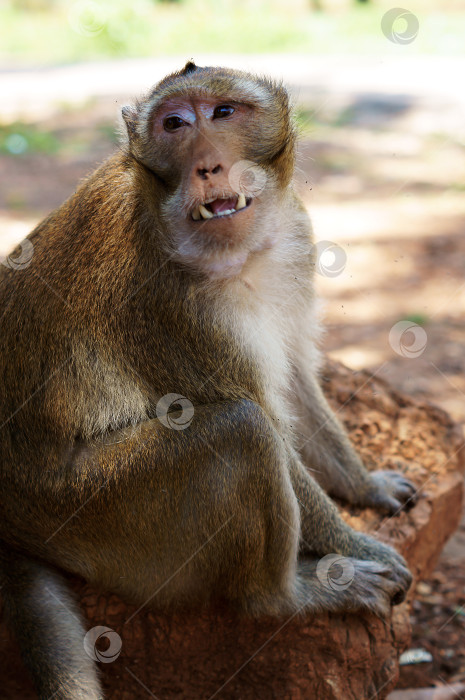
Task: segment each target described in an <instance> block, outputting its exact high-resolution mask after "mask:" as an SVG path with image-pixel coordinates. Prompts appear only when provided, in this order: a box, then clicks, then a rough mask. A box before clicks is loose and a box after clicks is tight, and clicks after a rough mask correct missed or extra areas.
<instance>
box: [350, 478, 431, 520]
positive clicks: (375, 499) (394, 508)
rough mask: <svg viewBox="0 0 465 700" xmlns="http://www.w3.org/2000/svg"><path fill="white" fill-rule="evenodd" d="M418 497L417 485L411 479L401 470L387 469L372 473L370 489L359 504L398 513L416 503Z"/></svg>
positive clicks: (392, 513) (391, 513)
mask: <svg viewBox="0 0 465 700" xmlns="http://www.w3.org/2000/svg"><path fill="white" fill-rule="evenodd" d="M417 498H418V490H417V487H416V486H415V485H414V484H412V482H411V481H409V480H408V479H406V478H405V476H404V475H403V474H400V473H399V472H395V471H391V470H386V471H377V472H371V473H370V483H369V486H368V489H367V491H366V492H365V494H363V496H362V497H361V498H360V500H359V504H360V505H361V506H364V507H371V508H378V509H380V510H385V511H387V512H388V513H389V515H397V513H399V512H400V511H401V510H405V509H408V508H411V507H412V506H413V505H415V503H416V501H417Z"/></svg>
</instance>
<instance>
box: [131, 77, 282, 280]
mask: <svg viewBox="0 0 465 700" xmlns="http://www.w3.org/2000/svg"><path fill="white" fill-rule="evenodd" d="M210 70H211V69H196V70H195V72H193V73H192V71H191V74H190V75H189V76H184V75H183V76H182V77H180V76H179V75H178V76H176V77H175V78H174V79H171V82H170V81H169V79H166V80H165V81H163V83H162V84H161V85H162V86H163V85H164V84H165V83H166V82H167V81H168V85H167V87H165V88H164V89H160V86H157V88H155V90H154V92H153V94H152V95H151V96H150V97H149V99H148V100H147V102H146V103H144V104H143V105H142V106H141V107H139V110H138V113H137V114H136V115H132V119H133V122H132V124H133V126H134V129H133V134H134V135H135V136H133V138H132V139H131V130H130V128H129V127H128V130H129V133H130V146H131V150H132V151H133V153H134V155H136V157H137V158H138V159H139V160H141V161H142V162H143V163H144V164H145V165H146V166H147V167H149V168H150V169H151V170H152V171H153V172H154V173H155V174H156V175H157V176H158V178H159V179H160V181H161V183H162V185H161V186H160V190H161V206H160V213H161V216H162V217H163V219H164V227H163V228H164V230H165V231H166V232H167V240H165V241H164V243H165V245H166V246H167V247H168V248H169V249H170V253H171V254H172V255H174V256H175V258H176V259H177V260H178V261H180V262H182V263H185V264H187V265H189V266H191V267H192V266H193V267H195V268H197V269H198V270H200V271H202V272H204V273H206V274H207V275H208V276H210V277H230V276H233V275H236V274H238V273H239V272H240V271H241V269H242V267H243V265H244V264H245V262H246V260H247V258H248V257H249V255H250V254H251V253H253V252H256V251H259V250H262V249H264V248H266V247H270V246H272V245H274V244H275V242H276V240H277V238H278V236H279V230H280V228H281V227H280V226H279V211H278V210H279V202H280V199H281V197H282V196H283V193H284V191H285V189H286V186H287V185H288V183H289V180H290V175H291V173H292V169H293V146H294V139H293V130H292V128H291V126H290V120H289V110H288V104H287V95H286V93H285V92H284V91H283V90H282V89H278V88H276V87H275V88H271V87H270V84H268V83H265V82H263V83H262V82H260V81H257V80H256V79H253V78H252V77H251V76H247V75H246V74H239V73H235V72H232V71H218V70H217V69H216V70H215V72H214V76H210V75H209V71H210ZM125 118H126V117H125ZM126 121H127V122H128V118H126ZM286 149H287V154H286V162H285V163H284V162H283V153H284V152H285V151H286ZM290 161H292V162H290Z"/></svg>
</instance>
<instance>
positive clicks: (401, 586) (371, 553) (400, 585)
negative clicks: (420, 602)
mask: <svg viewBox="0 0 465 700" xmlns="http://www.w3.org/2000/svg"><path fill="white" fill-rule="evenodd" d="M355 551H356V553H357V554H356V556H357V557H361V558H363V559H364V560H367V561H376V562H378V563H379V564H382V565H383V566H385V567H386V568H388V569H389V571H390V574H389V575H390V579H391V581H392V582H393V583H394V584H395V585H396V586H397V590H396V592H395V595H394V596H393V598H392V604H393V605H398V604H399V603H402V601H403V600H405V596H406V594H407V591H408V589H409V588H410V585H411V583H412V578H413V577H412V574H411V573H410V571H409V569H408V567H407V562H406V561H405V559H404V557H403V556H402V555H401V554H399V552H396V550H395V549H394V548H393V547H390V546H389V545H387V544H383V543H382V542H379V541H378V540H375V538H374V537H370V535H365V534H364V533H357V545H356V548H355Z"/></svg>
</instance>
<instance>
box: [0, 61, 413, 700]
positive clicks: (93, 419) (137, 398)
mask: <svg viewBox="0 0 465 700" xmlns="http://www.w3.org/2000/svg"><path fill="white" fill-rule="evenodd" d="M123 118H124V122H125V125H126V130H127V138H126V139H125V142H124V144H123V145H122V147H121V148H120V149H119V150H118V151H117V153H116V154H115V155H113V156H112V157H111V158H110V159H109V160H107V161H106V162H105V163H104V164H103V165H102V166H101V167H100V168H98V169H97V170H96V171H95V172H94V173H93V174H92V175H91V176H90V177H89V178H88V179H86V180H85V181H84V182H83V183H82V184H81V185H80V187H79V188H78V189H77V190H76V192H75V193H74V194H73V195H72V196H71V197H70V198H69V199H68V200H67V201H66V202H65V203H64V204H63V205H62V206H60V207H59V208H58V209H56V210H55V211H53V212H52V213H51V214H50V215H49V216H48V217H47V218H46V219H45V220H44V221H42V223H40V224H39V225H38V226H37V228H36V229H35V230H34V231H33V232H32V233H31V234H30V236H29V237H28V241H29V244H28V245H30V246H32V248H33V255H32V258H31V262H30V264H29V265H28V266H24V268H23V269H14V266H13V265H5V264H4V265H1V266H0V303H1V307H0V308H1V311H0V317H1V332H0V357H1V360H0V362H1V376H2V392H1V395H0V423H1V427H2V430H1V433H0V469H1V481H0V499H1V512H2V517H1V521H0V583H1V586H2V589H1V595H2V597H3V599H4V602H5V608H6V610H7V613H8V618H9V620H10V624H11V625H12V627H13V629H14V630H15V633H16V636H17V638H18V640H19V643H20V646H21V649H22V653H23V655H24V659H25V662H26V664H27V665H28V667H29V669H30V671H31V673H32V676H33V679H34V682H35V684H36V687H37V691H38V694H39V696H40V698H43V699H45V698H50V697H53V698H54V700H76V699H77V698H85V699H86V700H96V699H97V698H100V697H102V692H101V688H100V685H99V681H98V678H97V674H96V671H95V669H94V666H93V662H92V661H91V660H90V659H89V658H88V657H87V655H86V654H85V653H84V648H83V638H84V634H85V631H84V625H83V623H82V622H81V621H80V619H79V614H78V612H77V606H76V604H75V602H74V600H73V598H72V596H71V594H70V593H69V592H68V591H67V586H66V581H65V576H64V575H63V573H62V572H68V573H72V574H77V575H79V576H81V577H84V578H85V579H86V580H87V581H89V582H91V583H92V584H95V585H97V586H99V587H100V588H103V589H104V590H108V591H113V592H115V593H117V594H119V595H121V596H123V597H124V598H125V599H127V600H129V601H132V602H135V603H137V604H140V605H144V604H147V605H151V606H154V607H155V608H157V607H158V608H161V607H162V606H165V607H166V606H170V605H180V604H190V605H193V604H200V603H202V602H205V601H207V600H210V599H214V598H216V597H220V598H221V599H223V600H224V599H226V600H227V601H229V603H230V604H231V605H234V606H237V607H238V608H240V609H241V610H243V611H245V612H246V613H248V614H250V615H255V616H258V615H262V614H265V615H269V614H272V615H290V614H293V613H294V612H295V611H298V610H302V611H307V612H308V613H310V614H315V613H318V612H320V611H333V612H335V613H337V612H339V611H357V610H361V609H365V610H369V611H372V612H374V613H376V614H377V615H381V616H388V615H389V614H390V606H391V604H396V603H398V602H400V601H401V600H402V599H403V597H404V596H405V592H406V591H407V589H408V587H409V585H410V583H411V574H410V572H409V571H408V569H407V566H406V563H405V561H404V559H403V558H402V557H401V556H400V555H399V554H398V553H396V552H395V551H394V549H392V548H391V547H389V546H387V545H385V544H382V543H381V542H378V541H376V540H375V539H374V538H372V537H370V536H368V535H366V534H363V533H360V532H355V531H354V530H352V529H351V528H350V527H349V526H348V525H347V524H345V523H344V521H343V520H342V519H341V517H340V516H339V514H338V510H337V508H336V506H335V505H334V504H333V502H332V501H331V500H330V498H329V496H328V495H327V493H326V492H328V493H329V494H330V495H333V496H335V497H337V498H340V499H343V500H345V501H347V502H348V503H352V504H356V505H359V506H362V507H363V506H372V507H379V508H380V509H383V510H384V511H386V512H387V513H391V514H395V513H396V512H397V511H398V510H400V509H401V508H402V507H403V506H404V505H405V504H406V503H407V502H408V501H411V500H412V499H413V498H414V487H413V485H412V484H411V483H410V482H408V481H407V480H406V479H405V478H404V477H403V476H401V475H400V474H397V473H395V472H392V471H387V472H374V473H369V472H368V471H367V470H366V469H365V467H364V466H363V464H362V462H361V460H360V459H359V457H358V456H357V454H356V453H355V452H354V450H353V448H352V447H351V444H350V442H349V439H348V438H347V436H346V434H345V432H344V430H343V428H342V427H341V425H340V423H339V422H338V420H337V418H336V417H335V415H334V414H333V413H332V411H331V410H330V408H329V406H328V404H327V403H326V400H325V398H324V397H323V394H322V392H321V389H320V386H319V382H318V367H319V359H318V358H319V355H318V350H317V347H316V345H317V343H316V341H317V338H318V323H317V320H316V314H315V310H314V286H313V281H312V272H313V268H314V265H315V258H314V248H313V245H312V238H311V227H310V222H309V219H308V217H307V214H306V211H305V209H304V207H303V205H302V203H301V202H300V201H299V199H298V198H297V196H296V195H295V193H294V191H293V189H292V185H291V180H292V176H293V171H294V157H295V140H296V132H295V127H294V124H293V120H292V113H291V109H290V106H289V100H288V96H287V93H286V91H285V90H284V89H283V87H282V86H281V85H278V84H275V83H274V82H272V81H271V80H267V79H264V78H258V77H254V76H252V75H249V74H247V73H242V72H238V71H233V70H228V69H223V68H200V67H197V66H196V65H195V64H194V63H192V62H189V63H187V65H186V66H185V67H184V69H183V70H181V71H179V72H177V73H174V74H172V75H169V76H168V77H167V78H165V79H164V80H162V81H161V82H160V83H159V84H158V85H156V86H155V87H154V88H153V89H152V90H151V91H150V92H149V93H148V95H147V96H146V97H145V98H144V99H143V100H141V101H140V102H138V103H137V104H136V105H135V106H134V107H125V108H123ZM15 255H18V253H16V254H15V253H13V255H12V256H11V259H12V260H14V258H15ZM172 394H174V395H175V396H174V399H173V397H172V396H170V395H172ZM186 406H187V407H188V408H189V407H190V414H189V415H190V417H189V420H187V419H186V420H184V421H182V420H181V418H180V415H181V417H182V416H183V415H185V413H186V410H187V409H186V408H185V407H186ZM325 491H326V492H325ZM331 553H335V554H338V555H340V556H342V557H344V558H345V561H347V562H348V563H349V564H350V567H351V569H352V576H351V579H352V580H351V582H350V585H347V586H345V587H340V588H341V590H333V589H332V588H331V587H330V586H328V585H327V582H326V581H325V580H324V577H322V576H321V575H318V570H317V567H318V564H319V562H320V560H321V558H322V557H324V556H325V555H328V554H331Z"/></svg>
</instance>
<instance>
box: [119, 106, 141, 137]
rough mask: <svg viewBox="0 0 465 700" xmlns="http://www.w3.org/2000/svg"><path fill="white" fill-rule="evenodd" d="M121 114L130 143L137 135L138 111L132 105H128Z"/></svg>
mask: <svg viewBox="0 0 465 700" xmlns="http://www.w3.org/2000/svg"><path fill="white" fill-rule="evenodd" d="M121 114H122V115H123V119H124V122H125V124H126V129H127V131H128V136H129V141H131V139H133V138H134V136H135V135H136V127H137V110H136V108H135V107H132V106H131V105H126V107H123V109H122V110H121Z"/></svg>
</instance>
